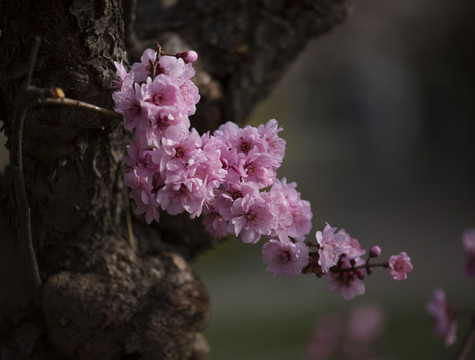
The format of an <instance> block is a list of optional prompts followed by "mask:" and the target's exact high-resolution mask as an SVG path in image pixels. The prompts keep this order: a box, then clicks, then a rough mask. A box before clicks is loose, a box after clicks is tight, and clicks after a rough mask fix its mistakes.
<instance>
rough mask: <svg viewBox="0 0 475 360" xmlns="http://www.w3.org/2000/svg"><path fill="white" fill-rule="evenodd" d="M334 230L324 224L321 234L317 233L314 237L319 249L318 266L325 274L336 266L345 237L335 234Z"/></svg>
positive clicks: (341, 252) (342, 249)
mask: <svg viewBox="0 0 475 360" xmlns="http://www.w3.org/2000/svg"><path fill="white" fill-rule="evenodd" d="M335 231H336V228H332V227H331V226H330V224H328V223H327V224H326V225H325V228H324V229H323V232H321V231H317V233H316V234H315V237H316V239H317V242H318V244H319V245H320V249H319V250H318V255H319V256H320V258H319V260H318V264H319V265H320V266H321V267H322V271H323V272H324V273H326V272H327V271H328V270H329V269H330V268H331V267H332V266H334V265H336V263H337V262H338V259H339V258H340V255H341V254H343V251H344V247H343V244H344V242H345V239H346V238H345V235H343V234H340V233H338V234H335Z"/></svg>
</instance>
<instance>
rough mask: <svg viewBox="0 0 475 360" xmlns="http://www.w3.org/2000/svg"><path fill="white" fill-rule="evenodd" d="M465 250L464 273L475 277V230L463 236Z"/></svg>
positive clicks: (466, 232) (470, 230)
mask: <svg viewBox="0 0 475 360" xmlns="http://www.w3.org/2000/svg"><path fill="white" fill-rule="evenodd" d="M462 243H463V248H464V250H465V264H464V267H463V270H464V273H465V274H466V275H468V276H474V277H475V229H467V230H465V232H464V233H463V235H462Z"/></svg>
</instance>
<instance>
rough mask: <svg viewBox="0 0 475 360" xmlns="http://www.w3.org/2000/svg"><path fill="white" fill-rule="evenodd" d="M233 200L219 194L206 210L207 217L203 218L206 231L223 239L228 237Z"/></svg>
mask: <svg viewBox="0 0 475 360" xmlns="http://www.w3.org/2000/svg"><path fill="white" fill-rule="evenodd" d="M232 204H233V200H232V198H231V197H229V196H223V194H221V193H218V195H216V196H215V198H214V199H213V200H212V202H211V203H210V204H209V206H208V209H206V215H205V217H204V218H203V224H204V226H205V229H206V230H207V231H209V232H210V233H211V235H213V236H214V237H217V238H221V237H224V236H226V235H228V234H229V233H228V227H229V226H230V221H231V213H230V210H229V209H230V208H231V206H232Z"/></svg>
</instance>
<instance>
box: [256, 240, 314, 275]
mask: <svg viewBox="0 0 475 360" xmlns="http://www.w3.org/2000/svg"><path fill="white" fill-rule="evenodd" d="M308 253H309V248H308V246H307V245H305V244H304V243H302V242H296V243H294V242H292V241H291V240H290V239H289V238H286V239H285V240H284V241H279V240H269V241H268V242H266V243H265V244H264V246H263V247H262V260H263V261H264V263H265V264H267V267H266V270H267V271H269V272H270V273H271V275H272V276H274V277H275V276H277V275H279V274H284V275H288V276H294V275H297V274H300V272H301V271H302V269H303V268H304V267H305V266H307V265H308Z"/></svg>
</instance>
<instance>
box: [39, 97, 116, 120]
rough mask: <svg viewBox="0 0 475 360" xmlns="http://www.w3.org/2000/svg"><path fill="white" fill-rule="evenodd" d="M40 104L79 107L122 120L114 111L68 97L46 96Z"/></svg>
mask: <svg viewBox="0 0 475 360" xmlns="http://www.w3.org/2000/svg"><path fill="white" fill-rule="evenodd" d="M40 104H43V105H58V106H72V107H79V108H81V109H85V110H90V111H94V112H96V113H98V114H101V115H104V116H107V117H110V118H113V119H117V120H122V115H120V114H118V113H116V112H115V111H112V110H108V109H104V108H101V107H100V106H97V105H93V104H89V103H87V102H84V101H79V100H74V99H69V98H46V99H44V100H40Z"/></svg>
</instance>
